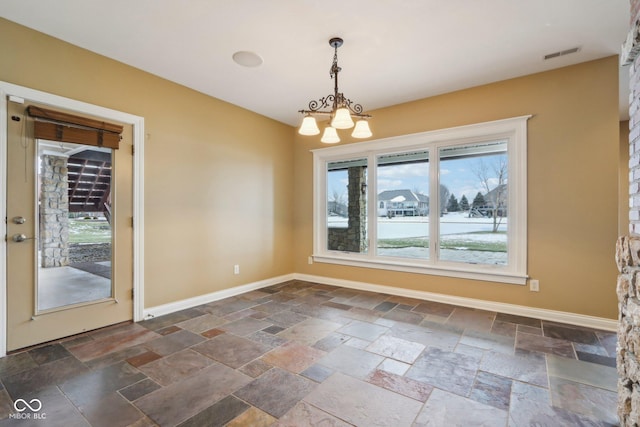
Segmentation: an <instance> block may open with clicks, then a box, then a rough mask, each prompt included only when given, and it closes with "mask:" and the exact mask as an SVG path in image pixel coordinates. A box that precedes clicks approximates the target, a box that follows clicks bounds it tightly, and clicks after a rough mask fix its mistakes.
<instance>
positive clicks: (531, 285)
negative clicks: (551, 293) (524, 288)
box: [529, 279, 540, 292]
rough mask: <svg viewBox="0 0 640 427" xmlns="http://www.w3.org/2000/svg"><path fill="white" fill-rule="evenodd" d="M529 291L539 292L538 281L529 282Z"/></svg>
mask: <svg viewBox="0 0 640 427" xmlns="http://www.w3.org/2000/svg"><path fill="white" fill-rule="evenodd" d="M529 290H530V291H531V292H540V281H539V280H535V279H531V280H529Z"/></svg>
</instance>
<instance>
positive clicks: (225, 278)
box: [0, 19, 620, 318]
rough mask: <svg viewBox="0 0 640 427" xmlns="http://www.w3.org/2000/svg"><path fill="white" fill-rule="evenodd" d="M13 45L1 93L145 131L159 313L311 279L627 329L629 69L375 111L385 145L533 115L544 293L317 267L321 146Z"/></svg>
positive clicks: (536, 225) (244, 116)
mask: <svg viewBox="0 0 640 427" xmlns="http://www.w3.org/2000/svg"><path fill="white" fill-rule="evenodd" d="M0 34H2V37H0V58H2V59H1V60H0V61H1V64H2V65H1V66H0V80H2V81H7V82H10V83H14V84H18V85H22V86H26V87H30V88H34V89H38V90H42V91H46V92H50V93H54V94H57V95H61V96H65V97H68V98H73V99H78V100H81V101H85V102H89V103H93V104H97V105H101V106H104V107H108V108H113V109H116V110H121V111H124V112H127V113H131V114H136V115H139V116H143V117H144V118H145V126H146V132H147V134H148V138H147V140H146V142H145V268H146V271H145V279H146V282H145V306H146V307H153V306H157V305H160V304H164V303H169V302H174V301H178V300H181V299H184V298H189V297H194V296H198V295H202V294H206V293H209V292H214V291H217V290H221V289H225V288H230V287H233V286H237V285H241V284H245V283H251V282H254V281H257V280H261V279H267V278H271V277H276V276H279V275H283V274H288V273H292V272H297V273H304V274H312V275H318V276H327V277H334V278H340V279H348V280H354V281H360V282H369V283H374V284H381V285H387V286H396V287H404V288H408V289H417V290H424V291H429V292H438V293H443V294H450V295H457V296H464V297H470V298H478V299H485V300H491V301H499V302H506V303H512V304H520V305H526V306H531V307H541V308H547V309H554V310H561V311H568V312H574V313H582V314H588V315H593V316H599V317H607V318H615V317H616V310H617V306H616V299H615V281H616V269H615V266H614V263H613V254H614V245H615V240H616V236H617V234H618V222H619V220H618V212H619V206H620V203H619V200H618V194H619V193H618V191H619V190H618V177H619V168H618V164H619V161H620V152H619V143H620V138H619V124H618V111H617V93H618V69H617V59H616V58H615V57H611V58H605V59H602V60H598V61H592V62H589V63H585V64H580V65H576V66H572V67H567V68H563V69H559V70H554V71H549V72H546V73H540V74H535V75H531V76H527V77H523V78H518V79H513V80H508V81H503V82H498V83H495V84H490V85H486V86H481V87H477V88H472V89H468V90H463V91H459V92H454V93H450V94H446V95H442V96H437V97H433V98H428V99H423V100H419V101H416V102H412V103H407V104H402V105H398V106H394V107H389V108H385V109H381V110H377V111H374V112H373V114H374V116H375V117H374V119H373V120H372V121H371V128H372V130H373V132H374V135H375V137H379V138H384V137H388V136H394V135H401V134H407V133H413V132H421V131H427V130H434V129H441V128H446V127H451V126H458V125H464V124H470V123H478V122H484V121H489V120H496V119H502V118H507V117H514V116H520V115H527V114H533V117H532V118H531V119H530V120H529V148H528V156H529V157H528V169H529V177H528V179H529V189H528V193H529V200H528V203H529V211H528V215H529V257H528V264H529V273H530V275H531V276H532V277H533V278H537V279H539V280H540V289H541V290H540V292H539V293H532V292H529V291H528V289H527V288H525V287H522V286H517V285H506V284H496V283H486V282H480V281H470V280H462V279H451V278H443V277H435V276H427V275H417V274H405V273H398V272H391V271H384V270H369V269H364V268H355V267H343V266H336V265H329V264H319V263H316V264H313V265H308V264H307V257H308V256H309V255H311V252H312V217H313V215H312V214H313V206H312V174H311V172H312V156H311V153H310V152H309V150H310V149H313V148H319V147H321V145H322V144H320V143H319V142H318V140H317V139H314V138H309V137H300V136H297V134H295V135H296V136H295V137H294V136H293V135H294V130H293V129H292V128H291V127H290V126H286V125H283V124H280V123H277V122H275V121H273V120H270V119H267V118H265V117H263V116H259V115H256V114H254V113H251V112H248V111H246V110H243V109H241V108H238V107H235V106H233V105H230V104H228V103H225V102H222V101H219V100H217V99H214V98H211V97H208V96H205V95H203V94H200V93H198V92H195V91H192V90H189V89H186V88H184V87H182V86H180V85H177V84H174V83H171V82H168V81H166V80H163V79H160V78H157V77H155V76H153V75H150V74H148V73H145V72H142V71H140V70H137V69H134V68H132V67H129V66H126V65H124V64H121V63H118V62H116V61H113V60H110V59H107V58H104V57H102V56H99V55H96V54H93V53H91V52H88V51H86V50H83V49H80V48H78V47H74V46H72V45H69V44H67V43H63V42H61V41H59V40H56V39H53V38H51V37H48V36H45V35H42V34H40V33H37V32H35V31H32V30H29V29H26V28H24V27H21V26H19V25H16V24H13V23H10V22H8V21H5V20H2V19H0ZM347 143H348V142H347ZM234 264H240V268H241V274H240V275H237V276H236V275H233V265H234Z"/></svg>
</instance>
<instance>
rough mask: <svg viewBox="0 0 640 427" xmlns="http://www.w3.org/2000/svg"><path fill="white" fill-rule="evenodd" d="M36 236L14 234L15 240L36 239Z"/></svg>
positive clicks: (13, 238)
mask: <svg viewBox="0 0 640 427" xmlns="http://www.w3.org/2000/svg"><path fill="white" fill-rule="evenodd" d="M34 239H35V237H27V236H25V235H24V234H14V235H13V237H12V240H13V241H14V242H18V243H19V242H24V241H25V240H34Z"/></svg>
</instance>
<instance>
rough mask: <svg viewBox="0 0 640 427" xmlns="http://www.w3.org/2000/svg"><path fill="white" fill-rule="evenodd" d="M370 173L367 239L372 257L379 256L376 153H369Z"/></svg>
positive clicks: (368, 253) (368, 182) (368, 178)
mask: <svg viewBox="0 0 640 427" xmlns="http://www.w3.org/2000/svg"><path fill="white" fill-rule="evenodd" d="M367 162H368V168H369V173H368V174H367V222H368V224H367V239H368V241H369V250H368V251H367V255H368V257H369V258H371V259H375V257H377V256H378V218H377V212H378V206H377V203H378V200H377V199H378V197H377V194H378V182H377V180H378V164H377V163H376V155H375V153H373V152H371V153H369V156H368V158H367Z"/></svg>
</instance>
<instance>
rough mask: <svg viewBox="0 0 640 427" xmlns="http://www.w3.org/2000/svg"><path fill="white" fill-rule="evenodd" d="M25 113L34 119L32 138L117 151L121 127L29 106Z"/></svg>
mask: <svg viewBox="0 0 640 427" xmlns="http://www.w3.org/2000/svg"><path fill="white" fill-rule="evenodd" d="M27 113H28V114H29V115H30V116H31V117H33V118H35V119H36V120H35V124H34V137H35V138H37V139H46V140H49V141H59V142H71V143H73V144H85V145H93V146H96V147H105V148H113V149H116V150H117V149H118V148H119V146H120V134H121V133H122V130H123V127H122V126H120V125H116V124H113V123H107V122H103V121H100V120H95V119H89V118H86V117H80V116H76V115H73V114H68V113H63V112H61V111H55V110H48V109H46V108H41V107H36V106H33V105H30V106H29V107H27Z"/></svg>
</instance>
